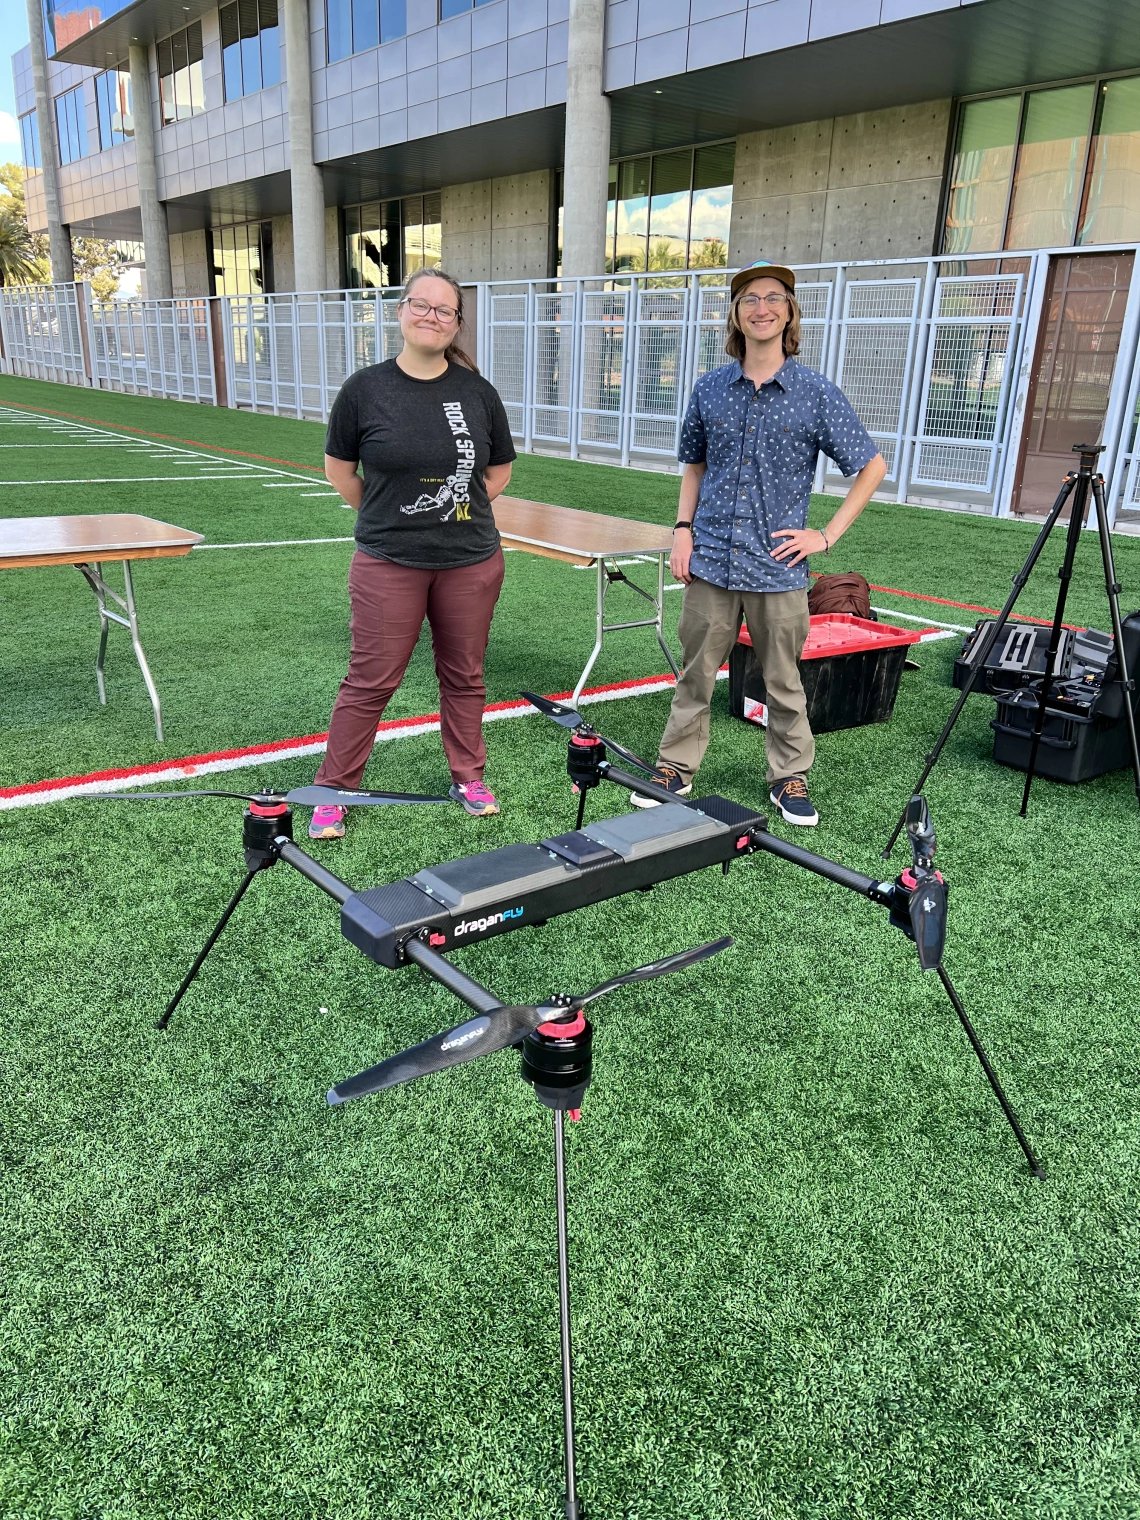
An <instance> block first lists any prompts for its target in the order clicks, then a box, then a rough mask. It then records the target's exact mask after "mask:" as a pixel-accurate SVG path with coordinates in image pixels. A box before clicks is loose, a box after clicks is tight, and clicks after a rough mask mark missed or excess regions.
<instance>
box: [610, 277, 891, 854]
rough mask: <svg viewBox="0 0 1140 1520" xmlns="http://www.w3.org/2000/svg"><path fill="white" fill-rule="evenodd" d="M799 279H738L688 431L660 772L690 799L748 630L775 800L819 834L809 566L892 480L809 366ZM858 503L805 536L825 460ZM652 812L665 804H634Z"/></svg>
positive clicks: (641, 800)
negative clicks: (680, 592)
mask: <svg viewBox="0 0 1140 1520" xmlns="http://www.w3.org/2000/svg"><path fill="white" fill-rule="evenodd" d="M795 289H796V277H795V274H794V273H793V272H792V270H790V269H788V268H787V267H785V266H784V265H782V264H770V263H768V261H767V260H766V259H759V260H758V261H757V262H756V263H755V264H752V265H751V266H750V267H749V268H747V269H742V270H740V271H739V273H737V274H735V275H734V276H733V278H732V286H731V292H730V299H729V311H728V320H727V325H726V336H725V352H726V353H727V354H728V355H729V356H730V362H729V363H728V364H725V365H723V366H722V367H721V368H720V369H715V370H712V371H711V372H710V373H709V374H707V375H704V376H702V378H701V379H700V380H698V381H697V384H696V386H695V387H694V389H693V394H692V397H691V399H690V401H689V407H688V411H687V412H686V414H685V421H684V425H683V427H682V430H681V448H680V460H681V463H682V464H683V465H684V466H685V472H684V477H683V479H682V482H681V496H680V506H679V509H678V513H677V516H678V519H679V520H678V522H677V525H676V527H675V528H674V530H673V552H672V555H671V556H670V559H669V568H670V570H671V571H672V572H673V575H674V576H675V577H676V579H677V580H679V581H680V582H681V583H682V584H683V585H684V587H685V595H684V605H683V607H682V611H681V621H680V626H679V629H678V632H679V634H680V637H681V648H682V659H683V670H682V674H681V678H680V680H679V681H678V682H677V689H676V691H675V693H674V695H673V705H672V708H671V710H670V713H669V722H668V724H667V726H666V729H665V733H664V736H663V737H662V740H661V746H660V751H659V758H658V762H657V763H658V765H659V766H660V768H661V769H662V771H663V772H664V773H665V775H666V777H667V780H668V786H669V790H670V791H673V792H676V793H677V794H678V796H687V795H688V794H689V793H690V792H691V791H692V787H693V777H694V776H695V775H696V772H697V770H698V768H699V766H700V763H701V761H702V759H703V758H704V754H705V750H706V749H707V748H708V743H709V708H710V704H711V702H712V694H713V688H714V686H715V683H716V676H717V671H718V670H719V669H720V667H721V665H723V664H724V662H725V660H726V659H727V658H728V655H729V652H730V651H731V649H732V646H733V644H734V643H735V642H736V636H737V633H738V631H739V629H740V621H741V618H742V617H743V618H744V619H745V620H746V621H747V624H748V633H749V637H750V638H751V640H752V647H753V651H754V653H755V657H756V659H757V660H758V662H759V664H760V666H761V669H762V670H763V673H764V685H765V687H766V688H767V692H768V702H767V706H768V731H767V762H768V766H767V782H768V786H769V798H770V800H771V802H772V804H773V806H774V807H776V808H778V809H779V811H780V815H781V817H783V819H784V820H785V822H787V823H794V824H802V825H808V826H811V825H814V824H817V823H818V822H819V814H818V813H817V812H816V810H815V808H814V807H813V805H812V802H811V798H810V797H809V795H808V789H807V773H808V771H809V770H810V769H811V765H812V762H813V760H814V759H815V739H814V738H813V736H812V732H811V728H810V726H809V724H808V718H807V701H806V698H805V696H804V690H803V684H802V682H801V680H800V673H799V657H800V654H801V653H802V651H803V647H804V643H805V641H806V639H807V635H808V628H809V620H808V605H807V586H808V572H807V558H808V555H809V554H826V553H828V552H830V550H831V548H832V546H833V545H834V544H835V543H836V541H837V540H838V539H839V538H841V537H842V535H843V534H844V533H845V532H846V531H847V529H848V528H849V527H850V526H851V524H852V523H853V522H854V521H855V519H856V518H857V517H858V516H859V513H860V512H862V510H863V508H864V507H865V506H866V505H867V503H868V501H870V499H871V496H872V495H873V493H874V491H875V490H876V488H877V487H878V485H879V484H880V482H881V481H882V479H883V477H884V476H885V475H886V473H887V466H886V463H885V461H884V460H883V457H882V455H881V454H880V453H879V451H878V449H877V448H876V447H875V444H874V443H873V442H872V440H871V439H870V437H869V436H868V434H867V431H866V429H865V428H864V427H863V424H862V423H861V422H860V421H859V419H858V417H857V416H856V415H855V412H854V409H853V408H852V406H851V403H850V402H849V401H848V399H847V397H846V396H845V395H844V394H843V392H842V391H841V390H840V389H839V387H838V386H836V385H833V384H832V383H831V381H830V380H828V379H826V378H825V377H824V376H823V375H820V374H818V373H817V372H816V371H815V370H811V369H807V368H806V367H805V366H804V365H802V364H799V363H798V362H797V361H796V359H795V357H794V355H795V354H796V353H797V351H798V349H799V336H800V310H799V306H798V305H797V303H796V299H795ZM821 451H822V452H823V453H825V454H827V455H828V456H829V457H830V458H831V459H833V460H834V461H835V462H836V464H837V465H838V466H839V468H840V469H841V470H842V471H843V473H844V475H848V476H851V475H854V476H855V479H854V481H853V482H852V484H851V489H850V490H849V491H848V493H847V497H846V499H845V500H844V502H843V504H842V505H841V506H840V508H839V510H838V511H837V512H836V513H835V515H834V516H833V517H832V519H831V521H830V522H829V523H828V525H827V527H826V528H823V529H819V528H809V527H808V526H807V514H808V505H809V501H810V496H811V486H812V479H813V477H814V475H815V467H816V461H817V459H818V457H819V454H820V452H821ZM633 801H634V802H635V803H636V804H637V805H638V806H640V807H649V806H653V805H654V804H653V803H652V802H651V800H650V799H649V798H647V797H643V796H641V795H640V794H635V795H634V798H633Z"/></svg>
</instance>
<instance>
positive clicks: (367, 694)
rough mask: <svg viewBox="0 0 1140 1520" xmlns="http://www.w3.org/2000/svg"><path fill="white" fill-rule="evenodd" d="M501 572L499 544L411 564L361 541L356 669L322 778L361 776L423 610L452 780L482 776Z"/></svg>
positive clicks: (341, 697) (334, 723)
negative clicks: (484, 551)
mask: <svg viewBox="0 0 1140 1520" xmlns="http://www.w3.org/2000/svg"><path fill="white" fill-rule="evenodd" d="M503 572H504V565H503V551H502V550H501V549H496V551H495V553H494V554H492V555H491V558H490V559H485V560H482V561H481V562H480V563H479V564H477V565H464V566H461V567H460V568H459V569H456V570H413V569H411V568H409V567H408V566H407V565H396V564H393V563H392V562H391V560H385V559H374V558H373V556H372V555H370V554H362V553H360V551H359V550H358V551H357V552H356V553H355V554H354V555H353V556H352V566H351V568H350V570H349V572H348V595H349V601H350V602H351V604H352V618H351V623H350V627H351V632H352V644H351V653H350V655H349V661H348V674H347V675H346V676H345V678H344V680H343V681H342V682H341V684H340V690H339V691H338V692H337V698H336V702H335V704H334V706H333V711H332V718H331V719H330V721H329V746H328V751H327V753H326V754H325V758H324V760H323V762H322V763H321V768H320V770H319V771H318V772H317V775H316V780H317V781H318V782H321V783H323V784H324V785H326V786H344V787H350V788H351V787H357V786H359V785H360V778H361V777H362V776H363V775H364V767H365V766H366V765H367V764H368V757H369V755H371V753H372V746H373V744H374V743H375V742H376V725H377V724H378V723H379V722H380V719H381V717H382V716H383V714H384V709H385V707H386V706H387V705H388V700H389V698H390V697H391V695H392V693H393V692H394V691H395V690H396V688H397V686H399V684H400V682H401V681H402V680H403V678H404V671H405V670H407V668H408V661H409V660H410V659H411V658H412V651H413V649H415V647H416V642H417V640H418V639H419V636H420V629H421V628H422V627H423V621H424V618H425V617H426V618H427V620H428V622H429V624H430V625H431V647H432V653H433V654H434V656H435V670H436V675H437V676H438V677H439V712H440V728H441V731H442V738H443V748H444V752H445V754H446V755H447V763H448V765H449V766H450V768H451V779H452V780H453V781H455V782H467V781H481V780H482V779H483V767H484V766H485V765H486V763H487V750H486V747H485V746H484V744H483V704H484V702H485V701H486V697H487V688H486V687H485V686H484V684H483V656H484V655H485V654H486V652H487V636H488V634H489V633H490V631H491V618H492V616H493V615H494V611H495V603H496V602H497V601H498V599H499V592H500V590H501V589H502V585H503Z"/></svg>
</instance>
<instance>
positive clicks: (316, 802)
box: [84, 786, 450, 807]
mask: <svg viewBox="0 0 1140 1520" xmlns="http://www.w3.org/2000/svg"><path fill="white" fill-rule="evenodd" d="M181 797H233V798H235V799H236V800H237V801H238V802H255V803H261V804H262V805H263V806H264V805H265V804H266V803H275V802H296V803H299V804H300V805H301V806H302V807H323V806H328V805H331V806H339V807H349V806H351V807H384V806H386V805H388V804H389V803H397V802H448V801H450V798H448V797H435V796H425V795H422V794H421V793H419V792H366V791H364V792H362V791H357V792H352V791H348V790H347V789H345V788H343V787H336V786H297V787H294V788H293V790H292V791H291V792H261V793H259V794H258V795H257V796H251V795H250V794H249V793H248V792H208V791H190V792H100V793H97V794H96V795H95V796H93V797H86V798H84V801H86V802H153V801H155V800H159V801H166V800H168V799H178V798H181Z"/></svg>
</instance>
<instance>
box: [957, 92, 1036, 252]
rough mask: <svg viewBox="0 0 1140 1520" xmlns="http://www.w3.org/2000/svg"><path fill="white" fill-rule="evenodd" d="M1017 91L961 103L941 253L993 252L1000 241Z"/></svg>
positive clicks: (1017, 113) (1017, 109)
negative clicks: (966, 103) (1012, 93)
mask: <svg viewBox="0 0 1140 1520" xmlns="http://www.w3.org/2000/svg"><path fill="white" fill-rule="evenodd" d="M1020 115H1021V96H1020V95H1005V96H1003V97H1002V98H1001V99H999V100H974V101H971V102H970V103H969V104H968V105H965V106H963V107H962V114H961V118H960V121H959V125H958V146H957V151H956V152H955V154H954V164H953V168H952V169H951V172H950V194H949V200H948V203H947V208H946V237H945V240H944V243H943V251H944V252H946V253H993V252H995V251H996V250H997V249H999V248H1000V247H1001V246H1002V239H1003V233H1004V231H1005V208H1006V202H1007V201H1008V199H1009V177H1010V173H1011V171H1012V169H1013V153H1014V144H1015V143H1016V141H1017V122H1018V117H1019V116H1020Z"/></svg>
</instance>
